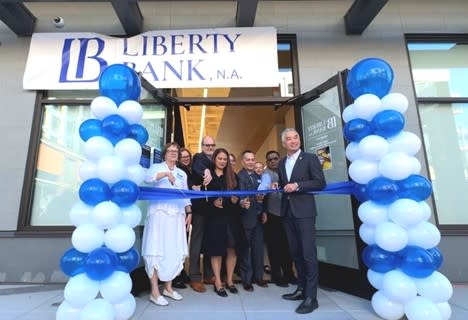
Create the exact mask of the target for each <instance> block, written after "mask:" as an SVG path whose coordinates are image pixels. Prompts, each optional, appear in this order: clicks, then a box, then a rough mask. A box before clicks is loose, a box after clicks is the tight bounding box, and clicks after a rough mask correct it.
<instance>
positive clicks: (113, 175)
mask: <svg viewBox="0 0 468 320" xmlns="http://www.w3.org/2000/svg"><path fill="white" fill-rule="evenodd" d="M97 169H98V172H97V173H98V177H99V179H101V180H102V181H104V182H106V183H109V184H113V183H116V182H117V181H120V180H122V179H123V177H124V176H125V173H126V167H125V163H124V162H123V161H122V159H120V157H117V156H104V157H102V158H101V159H100V160H99V162H98V164H97Z"/></svg>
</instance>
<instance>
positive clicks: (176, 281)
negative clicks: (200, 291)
mask: <svg viewBox="0 0 468 320" xmlns="http://www.w3.org/2000/svg"><path fill="white" fill-rule="evenodd" d="M172 286H173V287H174V288H177V289H185V288H187V286H186V285H185V283H184V281H182V279H181V278H180V277H176V278H175V279H174V280H172Z"/></svg>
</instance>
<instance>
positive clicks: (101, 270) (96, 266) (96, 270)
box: [85, 247, 119, 281]
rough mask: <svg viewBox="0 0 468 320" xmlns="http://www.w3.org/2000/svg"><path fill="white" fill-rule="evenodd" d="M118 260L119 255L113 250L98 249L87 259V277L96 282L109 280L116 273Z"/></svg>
mask: <svg viewBox="0 0 468 320" xmlns="http://www.w3.org/2000/svg"><path fill="white" fill-rule="evenodd" d="M118 259H119V258H118V257H117V254H116V253H115V252H114V251H112V250H111V249H109V248H106V247H101V248H97V249H95V250H93V251H91V252H90V253H89V255H88V257H87V258H86V265H85V271H86V275H87V276H88V277H89V278H90V279H92V280H96V281H101V280H104V279H107V278H108V277H110V275H111V274H112V273H113V272H114V271H115V269H116V267H117V263H118Z"/></svg>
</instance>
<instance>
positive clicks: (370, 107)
mask: <svg viewBox="0 0 468 320" xmlns="http://www.w3.org/2000/svg"><path fill="white" fill-rule="evenodd" d="M381 105H382V102H381V101H380V99H379V97H377V96H376V95H374V94H371V93H366V94H363V95H360V96H359V97H357V99H356V100H354V106H353V112H354V114H355V115H356V118H361V119H365V120H367V121H371V120H372V118H374V116H375V115H376V114H377V113H378V112H379V111H381V109H380V108H381Z"/></svg>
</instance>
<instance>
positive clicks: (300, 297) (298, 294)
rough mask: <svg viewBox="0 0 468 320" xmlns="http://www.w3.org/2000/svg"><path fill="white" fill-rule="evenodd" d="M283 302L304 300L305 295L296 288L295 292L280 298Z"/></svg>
mask: <svg viewBox="0 0 468 320" xmlns="http://www.w3.org/2000/svg"><path fill="white" fill-rule="evenodd" d="M281 297H282V298H283V299H284V300H291V301H297V300H304V299H305V295H304V291H303V290H302V289H300V288H297V289H296V291H294V292H292V293H286V294H283V295H282V296H281Z"/></svg>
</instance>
